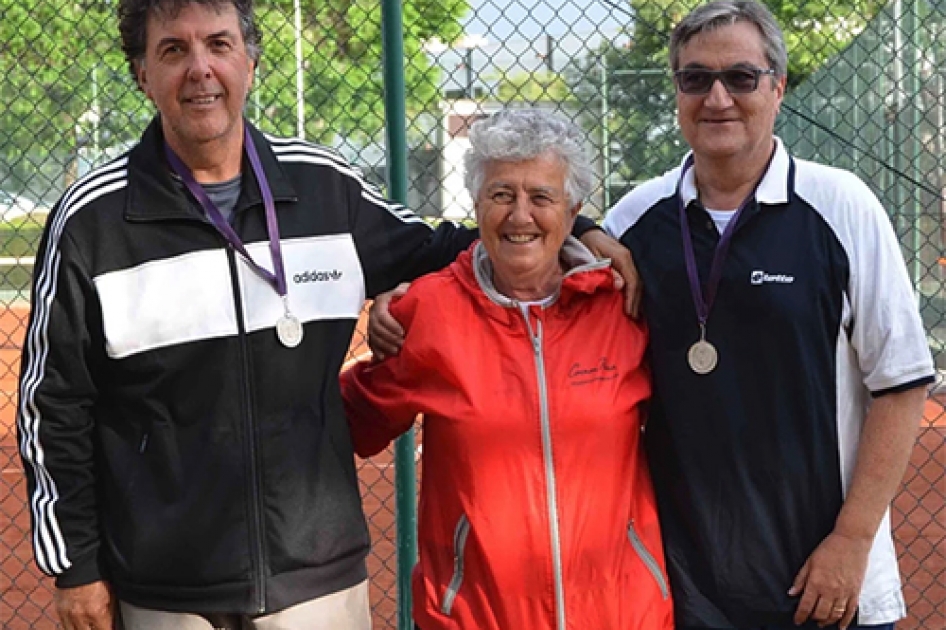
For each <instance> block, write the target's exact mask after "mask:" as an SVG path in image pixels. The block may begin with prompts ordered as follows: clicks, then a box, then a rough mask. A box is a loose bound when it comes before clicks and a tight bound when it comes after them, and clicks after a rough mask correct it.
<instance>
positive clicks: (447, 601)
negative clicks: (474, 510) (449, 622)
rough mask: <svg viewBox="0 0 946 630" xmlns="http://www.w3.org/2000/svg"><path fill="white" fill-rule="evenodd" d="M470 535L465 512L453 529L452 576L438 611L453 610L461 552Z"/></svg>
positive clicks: (461, 566) (460, 570)
mask: <svg viewBox="0 0 946 630" xmlns="http://www.w3.org/2000/svg"><path fill="white" fill-rule="evenodd" d="M469 535H470V521H469V519H468V518H467V517H466V514H463V515H461V516H460V520H459V521H458V522H457V527H456V529H454V531H453V577H452V578H450V584H449V585H447V592H446V593H444V595H443V603H442V604H441V605H440V612H442V613H443V614H445V615H449V614H450V611H451V610H453V602H454V601H455V600H456V598H457V592H458V591H459V590H460V585H461V584H463V553H464V551H465V549H466V539H467V537H468V536H469Z"/></svg>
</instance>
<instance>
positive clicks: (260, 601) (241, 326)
mask: <svg viewBox="0 0 946 630" xmlns="http://www.w3.org/2000/svg"><path fill="white" fill-rule="evenodd" d="M227 260H228V262H229V264H230V277H231V278H232V279H233V301H234V307H235V309H236V319H237V334H238V336H239V341H240V363H241V364H242V366H243V378H241V379H240V386H241V387H242V389H243V402H244V413H243V419H244V423H245V429H246V443H247V447H248V450H249V457H248V465H249V483H250V486H251V487H250V512H251V513H252V519H251V522H250V523H249V530H250V542H251V548H252V549H253V550H254V552H255V553H254V556H253V563H254V564H255V565H256V567H255V568H256V611H257V612H258V613H264V612H266V586H265V584H266V575H265V570H264V567H265V566H266V562H265V550H264V549H263V514H262V508H261V506H262V500H261V498H260V494H261V490H260V487H259V462H258V457H259V453H258V449H257V445H256V430H255V427H254V423H253V411H252V410H253V397H252V393H251V391H250V386H249V377H250V362H249V357H248V355H247V350H246V323H245V322H244V321H243V300H242V299H241V297H240V283H239V277H240V276H239V273H238V270H237V260H236V252H235V251H234V249H233V246H232V245H230V244H229V243H227Z"/></svg>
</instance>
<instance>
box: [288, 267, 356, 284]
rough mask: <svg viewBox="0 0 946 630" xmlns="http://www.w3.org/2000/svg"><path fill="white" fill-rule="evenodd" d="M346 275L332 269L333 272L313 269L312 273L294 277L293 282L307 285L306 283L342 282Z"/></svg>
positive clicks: (304, 272)
mask: <svg viewBox="0 0 946 630" xmlns="http://www.w3.org/2000/svg"><path fill="white" fill-rule="evenodd" d="M343 275H344V274H343V273H342V272H341V271H339V270H338V269H332V270H331V271H321V270H317V269H313V270H311V271H303V272H302V273H297V274H295V275H294V276H292V281H293V282H295V283H296V284H305V283H306V282H334V281H336V280H341V279H342V276H343Z"/></svg>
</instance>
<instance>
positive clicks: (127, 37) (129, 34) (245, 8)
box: [118, 0, 261, 80]
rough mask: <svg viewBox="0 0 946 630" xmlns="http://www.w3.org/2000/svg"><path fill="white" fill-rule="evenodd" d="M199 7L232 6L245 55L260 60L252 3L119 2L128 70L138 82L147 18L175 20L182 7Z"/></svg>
mask: <svg viewBox="0 0 946 630" xmlns="http://www.w3.org/2000/svg"><path fill="white" fill-rule="evenodd" d="M192 4H199V5H203V6H207V7H210V8H212V9H214V10H215V11H220V10H221V9H223V8H224V7H226V6H228V5H233V8H234V9H235V10H236V13H237V17H238V18H239V20H240V33H241V34H242V35H243V42H244V44H245V45H246V54H247V55H248V56H249V58H250V59H252V60H253V61H254V62H258V61H259V58H260V40H261V37H260V32H259V28H258V27H257V26H256V18H255V16H254V13H253V0H119V3H118V32H119V34H120V35H121V39H122V52H124V53H125V60H126V61H127V62H128V69H129V70H130V71H131V74H132V76H133V77H134V78H135V79H136V80H137V78H138V73H137V66H138V65H140V64H141V62H142V61H144V58H145V53H146V52H147V46H148V42H147V32H148V18H150V17H161V18H175V17H177V15H178V14H179V13H180V12H181V11H183V10H184V9H185V8H187V7H188V6H190V5H192Z"/></svg>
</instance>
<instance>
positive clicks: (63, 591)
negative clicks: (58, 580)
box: [54, 581, 117, 630]
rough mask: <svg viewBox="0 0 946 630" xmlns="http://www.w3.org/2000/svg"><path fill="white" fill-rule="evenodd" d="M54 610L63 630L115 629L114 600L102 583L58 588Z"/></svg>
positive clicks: (108, 588) (107, 586)
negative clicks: (57, 614)
mask: <svg viewBox="0 0 946 630" xmlns="http://www.w3.org/2000/svg"><path fill="white" fill-rule="evenodd" d="M54 601H55V605H56V612H58V613H59V619H60V621H62V626H63V628H65V630H115V628H116V626H115V607H116V604H117V602H116V600H115V599H114V598H113V597H112V589H111V588H110V587H109V585H108V584H107V583H105V582H102V581H99V582H92V583H91V584H84V585H82V586H75V587H72V588H57V589H56V595H55V598H54Z"/></svg>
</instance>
